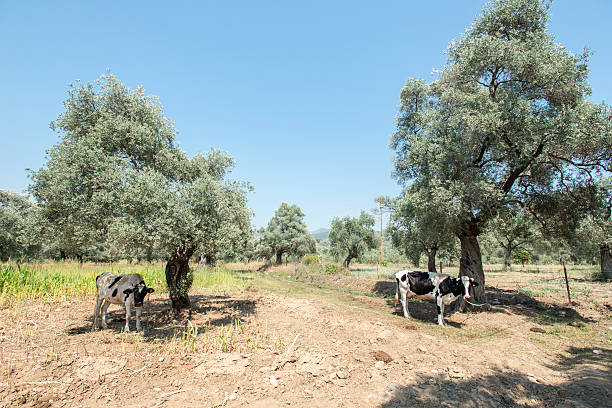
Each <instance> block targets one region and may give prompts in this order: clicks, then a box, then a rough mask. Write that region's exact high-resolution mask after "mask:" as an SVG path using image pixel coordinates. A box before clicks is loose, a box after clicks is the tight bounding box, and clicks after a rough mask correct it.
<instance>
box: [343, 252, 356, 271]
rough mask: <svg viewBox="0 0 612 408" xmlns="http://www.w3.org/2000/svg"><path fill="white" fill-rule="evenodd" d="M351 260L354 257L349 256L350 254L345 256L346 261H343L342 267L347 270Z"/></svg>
mask: <svg viewBox="0 0 612 408" xmlns="http://www.w3.org/2000/svg"><path fill="white" fill-rule="evenodd" d="M353 258H354V256H353V255H351V254H349V256H347V257H346V259H345V260H344V267H345V268H346V269H348V268H349V265H350V263H351V260H352V259H353Z"/></svg>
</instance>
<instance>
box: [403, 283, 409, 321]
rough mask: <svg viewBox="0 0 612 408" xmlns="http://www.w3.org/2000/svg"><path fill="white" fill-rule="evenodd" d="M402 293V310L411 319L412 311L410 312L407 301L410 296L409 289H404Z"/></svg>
mask: <svg viewBox="0 0 612 408" xmlns="http://www.w3.org/2000/svg"><path fill="white" fill-rule="evenodd" d="M401 294H402V311H403V312H404V317H405V318H407V319H410V313H408V306H407V303H406V302H407V301H408V296H407V291H406V290H403V291H401Z"/></svg>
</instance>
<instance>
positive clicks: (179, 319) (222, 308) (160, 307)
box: [66, 295, 255, 341]
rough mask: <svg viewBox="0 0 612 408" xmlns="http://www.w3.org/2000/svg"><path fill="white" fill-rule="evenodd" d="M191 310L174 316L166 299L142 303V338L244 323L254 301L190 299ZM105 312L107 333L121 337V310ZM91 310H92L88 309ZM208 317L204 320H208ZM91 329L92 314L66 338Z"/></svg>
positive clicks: (133, 325)
mask: <svg viewBox="0 0 612 408" xmlns="http://www.w3.org/2000/svg"><path fill="white" fill-rule="evenodd" d="M189 300H190V301H191V309H190V310H189V311H185V312H183V313H182V314H180V315H179V316H177V315H175V313H174V311H173V310H172V308H171V306H170V302H169V300H168V299H164V298H156V299H151V300H148V301H146V302H145V305H144V307H143V311H142V315H141V319H140V321H141V325H142V327H143V329H144V330H143V331H141V334H142V338H143V339H144V340H147V341H155V340H169V339H171V338H173V337H175V336H176V334H177V332H180V331H184V330H188V327H189V324H190V323H191V324H192V325H197V326H199V327H202V326H206V327H218V326H227V325H230V324H233V323H234V322H235V321H239V322H241V323H242V322H244V321H245V320H246V318H247V317H248V316H250V315H252V314H254V312H255V301H254V300H252V299H237V298H233V297H231V296H225V295H223V296H222V295H216V296H203V295H191V296H189ZM111 308H112V309H110V308H109V311H108V312H107V323H108V329H107V330H111V331H113V332H115V333H121V332H122V331H123V329H124V327H125V308H123V307H122V306H118V305H111ZM92 309H93V307H92ZM209 315H210V317H207V316H209ZM92 325H93V313H92V314H91V315H90V316H89V317H88V318H87V324H84V325H80V326H73V327H70V328H69V329H68V330H67V331H66V332H67V333H68V334H69V335H79V334H84V333H87V332H89V331H90V330H91V327H92ZM130 330H134V331H135V330H136V318H135V313H134V312H132V317H131V318H130Z"/></svg>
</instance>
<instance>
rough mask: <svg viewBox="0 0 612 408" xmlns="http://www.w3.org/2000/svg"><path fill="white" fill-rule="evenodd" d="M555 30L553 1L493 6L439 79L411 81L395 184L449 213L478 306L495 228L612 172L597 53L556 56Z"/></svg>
mask: <svg viewBox="0 0 612 408" xmlns="http://www.w3.org/2000/svg"><path fill="white" fill-rule="evenodd" d="M548 18H549V2H548V1H541V0H540V1H532V0H495V1H492V2H490V3H488V4H487V5H486V6H485V8H484V9H483V11H482V13H481V15H480V16H478V17H477V18H476V20H475V21H474V23H473V24H472V26H471V27H470V28H469V29H468V30H467V32H466V33H465V34H464V35H463V36H462V37H460V38H459V39H457V40H455V41H453V42H451V44H450V45H449V49H448V55H449V57H448V61H447V64H446V66H445V67H444V68H443V70H442V71H440V72H439V77H438V79H436V80H435V81H433V82H432V83H430V84H425V83H424V82H423V81H422V80H419V79H409V80H408V81H407V83H406V85H405V87H404V88H403V89H402V92H401V104H400V108H399V116H398V120H397V130H396V131H395V133H394V134H393V135H392V138H391V146H392V148H393V149H395V151H396V156H395V176H396V177H397V179H398V181H399V182H400V183H404V184H409V183H413V184H414V185H415V188H417V189H422V190H428V191H431V192H432V194H434V195H435V197H436V198H435V200H436V202H439V203H444V204H445V205H446V206H447V208H448V213H449V215H450V216H451V219H452V220H453V229H454V232H455V234H456V235H457V236H458V237H459V239H460V242H461V263H460V274H462V275H463V274H465V275H469V276H471V277H474V278H476V279H477V280H478V281H479V282H480V286H479V287H477V288H476V289H477V290H476V291H475V299H476V301H483V300H484V289H483V288H484V272H483V269H482V260H481V255H480V248H479V244H478V239H477V237H478V235H479V234H480V233H481V232H482V230H483V228H484V227H485V225H486V223H487V222H488V221H490V220H491V219H492V218H493V217H495V216H496V215H497V214H498V213H499V212H500V211H501V210H503V208H505V207H507V206H509V205H517V203H519V204H520V205H523V206H525V208H529V209H533V210H534V211H537V209H538V207H537V205H532V204H534V203H538V202H542V201H545V200H546V197H549V196H552V195H554V194H556V193H560V192H561V193H566V192H568V191H573V190H575V189H577V188H579V187H580V186H583V185H587V184H592V183H594V182H595V180H597V178H598V177H599V176H600V175H601V174H602V173H603V172H606V171H609V170H610V152H611V150H610V147H611V146H612V143H611V141H612V136H611V132H610V109H609V108H608V107H607V106H606V105H595V104H593V103H590V102H588V101H587V100H586V96H587V95H589V92H590V90H589V87H588V84H587V82H586V79H587V74H588V69H587V59H588V56H589V52H588V51H585V52H584V53H583V54H581V55H574V54H572V53H571V52H569V51H568V50H566V49H565V48H564V47H563V46H561V45H559V44H556V43H555V41H554V38H553V37H552V35H551V34H549V33H548V31H547V23H548Z"/></svg>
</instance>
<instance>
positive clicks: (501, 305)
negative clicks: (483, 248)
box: [372, 281, 595, 325]
mask: <svg viewBox="0 0 612 408" xmlns="http://www.w3.org/2000/svg"><path fill="white" fill-rule="evenodd" d="M395 291H396V283H395V282H391V281H377V282H376V283H375V284H374V286H373V287H372V292H373V293H375V294H377V295H380V296H383V297H386V298H388V299H387V305H388V306H389V307H393V308H394V309H395V310H394V312H393V314H396V315H400V316H402V315H403V314H402V312H401V310H400V309H399V308H400V306H399V305H398V306H397V307H395V306H394V303H395V302H394V300H393V299H391V298H393V297H395ZM485 293H486V296H487V299H488V301H489V302H490V303H487V304H485V305H481V306H476V307H471V310H470V311H474V312H480V311H486V312H488V313H504V314H519V315H523V316H527V317H529V318H530V319H532V320H533V321H534V322H536V323H538V324H542V325H552V324H556V323H565V324H569V325H582V324H585V323H593V322H595V320H593V319H590V318H588V317H585V316H582V315H581V314H580V313H579V312H578V311H577V310H576V309H575V308H573V307H571V306H570V305H559V304H551V303H546V302H542V301H540V300H537V299H536V298H535V297H533V296H531V295H529V294H528V293H524V292H520V291H517V290H507V289H499V288H496V287H493V286H487V287H486V288H485ZM461 302H462V301H461V300H457V301H455V302H453V304H451V306H450V307H447V308H445V311H444V312H445V313H444V314H445V316H446V315H448V314H449V313H454V312H455V311H456V310H458V309H459V306H460V305H461ZM415 303H419V306H418V307H416V305H415ZM464 305H466V304H465V303H464ZM398 310H399V311H398ZM408 311H409V312H410V315H411V316H413V317H415V318H416V319H418V320H423V321H427V322H431V321H433V322H435V321H436V317H437V313H438V312H437V308H436V305H435V304H434V303H432V302H428V301H419V300H417V299H411V300H409V301H408Z"/></svg>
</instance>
